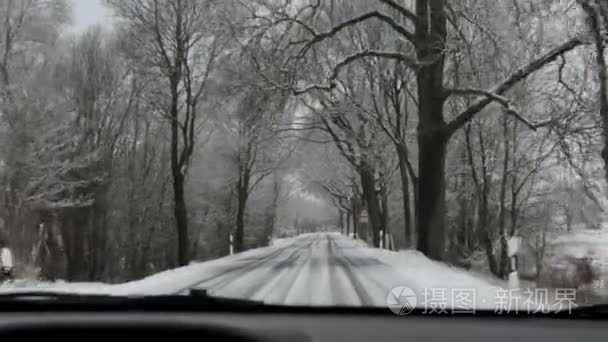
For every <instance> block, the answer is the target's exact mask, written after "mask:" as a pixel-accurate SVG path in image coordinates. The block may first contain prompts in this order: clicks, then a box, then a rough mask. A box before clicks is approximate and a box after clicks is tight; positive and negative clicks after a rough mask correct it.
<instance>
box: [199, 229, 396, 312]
mask: <svg viewBox="0 0 608 342" xmlns="http://www.w3.org/2000/svg"><path fill="white" fill-rule="evenodd" d="M366 249H368V248H367V247H366V246H365V245H364V244H363V243H362V242H360V241H357V240H354V239H350V238H347V237H344V236H341V235H338V234H309V235H303V236H301V237H298V238H295V239H289V240H288V242H284V243H281V244H280V245H278V246H273V247H271V248H264V249H260V250H259V253H249V254H245V255H244V256H243V257H238V256H235V258H234V259H233V260H232V261H231V263H230V264H229V265H226V266H225V267H222V268H220V269H218V270H217V272H214V273H209V272H205V274H204V276H202V277H201V278H202V279H201V280H200V281H199V282H198V283H196V284H194V286H192V287H193V288H202V289H203V288H204V289H207V290H209V292H210V293H211V294H213V295H217V296H229V297H238V298H248V299H254V300H262V301H264V302H265V303H269V304H289V305H355V306H359V305H365V306H385V305H386V296H387V294H388V292H389V291H390V289H392V288H393V287H395V286H399V285H407V284H408V280H407V279H403V276H402V275H400V274H399V272H397V271H396V270H395V269H394V268H393V267H392V266H391V265H388V264H386V263H383V262H381V261H380V260H378V259H377V258H375V257H374V256H373V255H370V253H366Z"/></svg>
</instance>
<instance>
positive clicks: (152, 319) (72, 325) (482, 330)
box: [0, 308, 608, 342]
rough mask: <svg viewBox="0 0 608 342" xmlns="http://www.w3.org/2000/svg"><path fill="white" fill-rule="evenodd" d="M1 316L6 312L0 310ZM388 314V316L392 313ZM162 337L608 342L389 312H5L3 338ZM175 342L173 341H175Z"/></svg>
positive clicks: (587, 327)
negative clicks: (397, 314) (398, 314)
mask: <svg viewBox="0 0 608 342" xmlns="http://www.w3.org/2000/svg"><path fill="white" fill-rule="evenodd" d="M0 311H2V308H0ZM387 311H388V310H387ZM24 337H32V338H37V337H43V338H45V339H48V338H55V337H56V338H92V337H100V338H114V337H125V338H129V337H134V338H148V337H158V338H160V339H161V341H163V342H166V339H175V338H190V337H192V338H197V339H198V340H209V341H211V340H215V341H217V340H220V341H242V342H249V341H252V342H253V341H302V342H305V341H311V342H312V341H317V342H326V341H327V342H329V341H349V342H356V341H366V342H367V341H391V342H394V341H402V340H411V341H429V342H434V341H437V342H445V341H450V342H460V341H462V342H474V341H493V342H502V341H504V342H513V341H515V342H524V341H551V342H561V341H563V342H566V341H567V342H572V341H576V340H580V341H585V342H589V341H598V342H600V341H602V342H603V341H608V324H606V321H605V320H604V319H585V318H583V319H579V318H575V319H568V318H563V317H562V318H552V317H550V316H547V317H533V316H528V317H513V316H505V317H496V316H490V315H481V316H473V315H468V316H427V315H417V314H414V315H408V316H396V315H393V314H391V313H390V312H388V313H387V314H381V313H378V312H373V313H370V314H366V313H363V312H354V311H353V312H333V313H332V312H325V313H324V312H322V310H319V311H318V312H296V313H287V312H261V311H252V312H242V313H238V312H176V311H169V312H143V311H128V310H127V311H101V312H93V311H82V312H79V311H58V312H48V311H47V312H34V311H27V312H0V339H4V338H24ZM169 341H171V340H169Z"/></svg>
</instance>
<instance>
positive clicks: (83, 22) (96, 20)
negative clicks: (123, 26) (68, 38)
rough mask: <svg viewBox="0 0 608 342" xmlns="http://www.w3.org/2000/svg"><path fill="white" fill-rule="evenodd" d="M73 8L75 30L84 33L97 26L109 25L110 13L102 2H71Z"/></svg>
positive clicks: (88, 0) (98, 0) (84, 0)
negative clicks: (90, 27) (88, 28)
mask: <svg viewBox="0 0 608 342" xmlns="http://www.w3.org/2000/svg"><path fill="white" fill-rule="evenodd" d="M71 2H72V7H73V11H74V12H73V16H74V24H73V30H74V31H78V32H82V31H84V30H86V28H87V27H89V26H91V25H95V24H102V25H103V24H104V23H109V19H110V12H109V11H108V9H107V8H105V7H104V6H103V5H102V0H71Z"/></svg>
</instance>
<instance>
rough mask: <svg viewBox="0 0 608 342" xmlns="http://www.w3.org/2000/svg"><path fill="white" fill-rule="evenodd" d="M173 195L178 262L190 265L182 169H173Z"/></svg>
mask: <svg viewBox="0 0 608 342" xmlns="http://www.w3.org/2000/svg"><path fill="white" fill-rule="evenodd" d="M173 196H174V207H173V214H174V215H175V223H176V228H177V264H178V265H179V266H185V265H188V262H189V256H190V254H189V252H188V247H189V246H188V214H187V209H186V201H185V199H184V175H182V173H181V171H180V170H177V171H175V170H173Z"/></svg>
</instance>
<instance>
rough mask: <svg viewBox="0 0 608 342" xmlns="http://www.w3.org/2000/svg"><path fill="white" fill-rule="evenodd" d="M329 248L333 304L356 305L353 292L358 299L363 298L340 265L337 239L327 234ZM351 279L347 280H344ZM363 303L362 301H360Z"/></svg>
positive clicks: (330, 287)
mask: <svg viewBox="0 0 608 342" xmlns="http://www.w3.org/2000/svg"><path fill="white" fill-rule="evenodd" d="M327 248H328V255H329V258H328V260H327V263H328V266H327V268H328V272H329V284H328V286H329V290H330V292H331V297H332V304H333V305H356V304H355V303H354V302H353V300H352V298H353V296H352V295H351V294H354V295H356V296H357V300H359V301H361V298H360V297H359V295H358V294H357V292H356V289H355V287H354V286H353V285H352V282H351V281H350V279H349V278H348V277H347V275H346V272H344V270H343V269H342V268H341V267H339V265H338V262H337V260H336V259H337V258H338V256H337V255H336V241H335V239H333V238H332V237H331V236H329V235H328V236H327ZM345 279H346V280H349V281H348V282H345V281H344V280H345ZM338 285H340V286H338ZM359 304H360V305H363V303H362V302H360V303H359Z"/></svg>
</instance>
